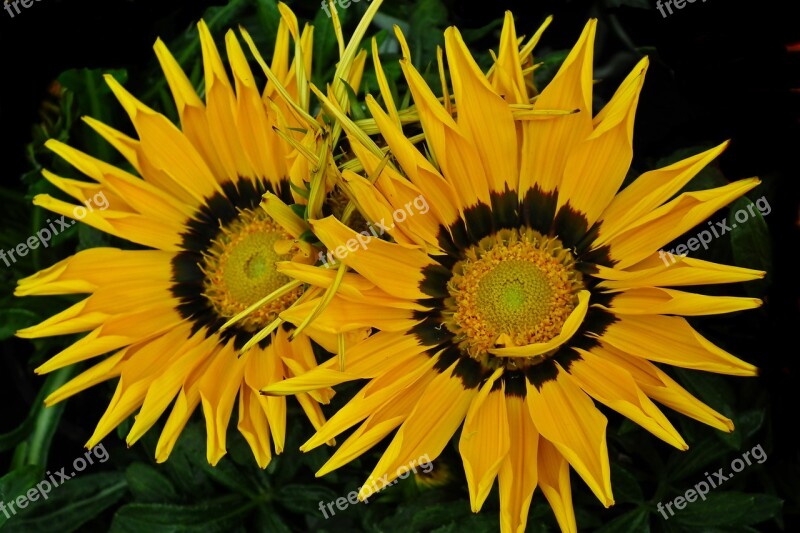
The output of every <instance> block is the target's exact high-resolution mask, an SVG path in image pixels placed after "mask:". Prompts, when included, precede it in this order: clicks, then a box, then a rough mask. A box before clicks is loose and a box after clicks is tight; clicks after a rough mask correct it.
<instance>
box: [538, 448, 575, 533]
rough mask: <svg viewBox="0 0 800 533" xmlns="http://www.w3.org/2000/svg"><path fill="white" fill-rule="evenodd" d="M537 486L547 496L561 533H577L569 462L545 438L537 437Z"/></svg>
mask: <svg viewBox="0 0 800 533" xmlns="http://www.w3.org/2000/svg"><path fill="white" fill-rule="evenodd" d="M538 465H539V487H540V488H541V489H542V493H543V494H544V496H545V498H547V501H548V503H549V504H550V507H551V508H552V509H553V514H555V515H556V520H557V521H558V526H559V527H560V528H561V531H562V532H563V533H577V532H578V526H577V524H576V523H575V509H574V508H573V507H572V488H571V487H570V481H569V463H568V462H567V460H566V459H564V456H563V455H561V454H560V453H559V452H558V450H557V449H556V447H555V446H553V445H552V444H551V443H550V442H548V440H547V439H539V461H538Z"/></svg>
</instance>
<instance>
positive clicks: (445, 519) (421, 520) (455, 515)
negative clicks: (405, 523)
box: [411, 501, 468, 531]
mask: <svg viewBox="0 0 800 533" xmlns="http://www.w3.org/2000/svg"><path fill="white" fill-rule="evenodd" d="M467 511H468V505H467V502H463V501H458V502H449V503H437V504H434V505H428V506H425V507H422V508H421V509H419V510H418V511H416V512H415V513H414V515H413V516H412V518H411V530H412V531H427V530H429V529H431V528H434V527H438V526H441V525H443V524H447V523H449V522H453V521H457V520H458V519H460V518H461V517H463V516H464V514H465V513H466V512H467Z"/></svg>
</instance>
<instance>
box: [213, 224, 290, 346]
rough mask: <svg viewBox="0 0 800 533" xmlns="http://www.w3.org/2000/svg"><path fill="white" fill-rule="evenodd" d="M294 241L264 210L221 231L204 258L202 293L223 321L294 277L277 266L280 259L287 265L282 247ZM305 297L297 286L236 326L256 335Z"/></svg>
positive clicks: (287, 256) (286, 258) (286, 255)
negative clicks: (281, 252) (278, 269)
mask: <svg viewBox="0 0 800 533" xmlns="http://www.w3.org/2000/svg"><path fill="white" fill-rule="evenodd" d="M290 239H291V237H290V236H289V235H288V234H287V233H285V232H284V231H283V230H282V228H281V227H280V226H279V225H278V224H276V223H275V222H274V221H273V220H272V219H271V218H270V217H269V215H267V214H266V213H265V212H264V211H263V210H262V209H252V210H251V209H246V210H242V211H240V212H239V216H238V217H237V218H236V219H235V220H234V221H233V222H231V223H230V224H229V225H227V226H225V227H223V228H221V230H220V233H219V235H218V236H217V238H216V239H215V240H214V241H212V246H211V248H210V249H209V250H208V251H207V253H206V254H205V257H204V261H203V265H202V270H203V272H204V273H205V275H206V278H205V282H204V291H203V295H204V296H205V297H206V298H207V299H208V301H209V302H211V305H212V306H213V307H214V310H215V312H216V313H217V315H219V316H220V317H222V318H232V317H234V316H236V315H237V314H239V313H241V312H242V311H244V310H245V309H247V308H248V307H249V306H251V305H253V304H254V303H256V302H258V301H259V300H261V299H263V298H264V297H265V296H267V295H269V294H271V293H273V292H275V291H276V290H278V289H280V288H281V287H283V286H284V285H286V284H287V283H289V282H291V279H290V278H289V277H287V276H285V275H283V274H281V273H279V272H278V271H277V270H276V268H275V263H276V262H278V261H288V260H290V259H291V255H289V254H280V253H278V252H276V246H277V248H278V249H282V248H285V249H287V250H288V246H283V245H282V244H283V243H286V242H287V241H289V240H290ZM301 294H302V288H299V287H298V288H296V289H294V290H292V291H289V292H287V293H286V294H284V295H283V296H280V297H278V298H275V299H273V300H272V301H270V302H269V303H267V304H265V305H262V306H261V307H259V308H258V309H256V310H255V311H253V312H252V313H250V314H248V315H247V316H246V317H245V318H243V319H241V320H240V321H239V322H237V324H238V326H239V327H240V328H242V329H244V330H246V331H258V330H260V329H262V328H264V327H266V326H267V325H269V324H270V323H271V322H272V321H273V320H275V318H276V317H277V316H278V314H279V313H280V312H282V311H283V310H284V309H286V308H287V307H289V306H290V305H291V304H292V303H294V301H295V300H297V298H299V297H300V295H301Z"/></svg>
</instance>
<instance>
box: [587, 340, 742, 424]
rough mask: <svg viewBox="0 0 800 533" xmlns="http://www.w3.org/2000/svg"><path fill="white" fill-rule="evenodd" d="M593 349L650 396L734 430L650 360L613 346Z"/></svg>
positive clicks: (670, 406)
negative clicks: (631, 377)
mask: <svg viewBox="0 0 800 533" xmlns="http://www.w3.org/2000/svg"><path fill="white" fill-rule="evenodd" d="M592 352H593V353H595V354H596V355H597V356H598V357H602V358H603V359H606V360H609V361H611V362H612V363H614V364H615V365H617V366H619V367H621V368H624V369H625V370H626V371H627V372H628V373H629V374H630V375H631V376H633V378H634V379H635V380H636V382H637V384H638V385H639V387H641V389H642V390H643V391H644V392H645V394H647V395H648V396H649V397H651V398H653V399H654V400H656V401H657V402H659V403H661V404H663V405H666V406H667V407H669V408H670V409H674V410H675V411H677V412H679V413H681V414H683V415H686V416H688V417H690V418H693V419H695V420H697V421H698V422H702V423H703V424H707V425H709V426H711V427H714V428H716V429H719V430H721V431H726V432H729V433H730V432H731V431H733V422H731V421H730V419H728V418H727V417H725V416H723V415H721V414H719V413H718V412H716V411H715V410H713V409H711V408H710V407H709V406H707V405H706V404H704V403H703V402H701V401H700V400H698V399H697V398H695V397H694V396H692V395H691V394H690V393H689V392H688V391H687V390H686V389H684V388H683V387H681V386H680V385H678V383H677V382H676V381H675V380H673V379H672V378H670V377H669V376H668V375H666V374H665V373H664V372H662V371H661V369H659V368H658V367H657V366H656V365H654V364H653V363H651V362H649V361H646V360H644V359H641V358H639V357H634V356H633V355H630V354H626V353H624V352H622V351H620V350H617V349H615V348H614V347H613V346H601V347H600V346H597V347H594V348H592Z"/></svg>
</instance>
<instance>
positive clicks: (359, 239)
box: [311, 217, 436, 299]
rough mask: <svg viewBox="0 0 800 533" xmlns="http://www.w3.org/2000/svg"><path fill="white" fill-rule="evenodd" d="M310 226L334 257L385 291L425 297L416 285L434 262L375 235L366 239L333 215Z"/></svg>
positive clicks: (404, 296)
mask: <svg viewBox="0 0 800 533" xmlns="http://www.w3.org/2000/svg"><path fill="white" fill-rule="evenodd" d="M311 225H312V227H313V228H314V232H315V234H316V235H317V237H318V238H319V240H321V241H322V242H323V244H325V246H327V247H328V249H329V250H331V251H332V252H333V253H334V255H335V256H336V258H337V259H339V260H340V261H341V262H342V263H344V264H345V265H347V266H349V267H351V268H352V269H353V270H355V271H356V272H358V273H359V274H361V275H362V276H364V277H365V278H367V279H368V280H370V281H372V282H373V283H374V284H375V285H377V286H378V287H380V288H381V289H383V290H385V291H386V292H387V293H389V294H391V295H392V296H397V297H401V298H408V299H424V298H427V297H428V296H427V295H426V294H425V293H424V292H422V289H421V288H420V284H421V282H422V280H423V279H424V277H425V276H424V272H423V270H424V269H425V268H426V267H428V266H433V265H435V264H436V263H435V262H434V261H433V259H431V258H430V257H428V256H427V255H426V254H424V253H422V252H416V251H414V250H409V249H407V248H403V247H401V246H400V245H397V244H393V243H389V242H386V241H382V240H379V239H377V238H375V237H372V238H371V239H367V238H366V237H365V236H363V235H360V234H358V233H356V232H355V231H353V230H351V229H350V228H348V227H347V226H345V225H344V224H342V223H341V222H339V221H338V220H336V219H334V218H333V217H327V218H324V219H322V220H315V221H313V222H312V223H311ZM361 243H363V245H362V244H361Z"/></svg>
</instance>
